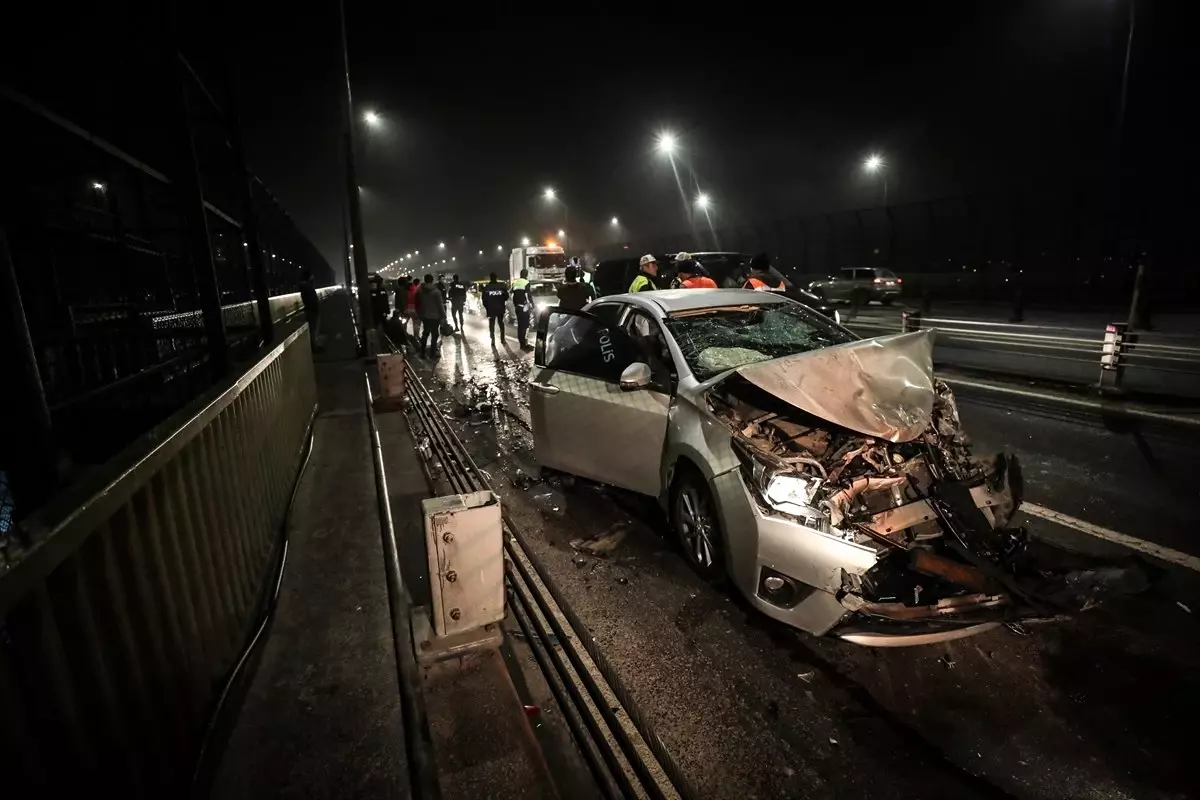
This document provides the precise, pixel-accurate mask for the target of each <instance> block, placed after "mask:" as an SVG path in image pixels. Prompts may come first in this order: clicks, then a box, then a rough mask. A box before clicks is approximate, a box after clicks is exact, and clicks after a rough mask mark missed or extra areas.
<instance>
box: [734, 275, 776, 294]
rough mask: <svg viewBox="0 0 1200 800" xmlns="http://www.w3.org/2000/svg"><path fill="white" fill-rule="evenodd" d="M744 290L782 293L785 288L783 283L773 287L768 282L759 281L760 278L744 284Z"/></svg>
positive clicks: (751, 279)
mask: <svg viewBox="0 0 1200 800" xmlns="http://www.w3.org/2000/svg"><path fill="white" fill-rule="evenodd" d="M742 288H743V289H753V290H754V291H756V292H782V291H783V290H784V288H785V287H784V285H783V284H782V283H781V284H779V285H778V286H771V285H770V284H769V283H767V282H766V281H762V280H759V279H758V278H750V279H749V280H748V281H746V282H745V283H744V284H742Z"/></svg>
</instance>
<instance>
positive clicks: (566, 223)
mask: <svg viewBox="0 0 1200 800" xmlns="http://www.w3.org/2000/svg"><path fill="white" fill-rule="evenodd" d="M542 197H544V198H545V199H546V202H548V203H553V202H555V201H558V203H559V204H560V205H562V207H563V228H564V229H565V230H560V231H559V232H558V235H559V237H560V238H562V239H563V240H564V241H563V249H565V250H570V249H571V248H570V246H569V245H570V240H569V239H567V237H566V234H565V231H569V230H571V208H570V207H569V206H568V205H567V204H566V203H565V202H564V201H563V199H562V198H561V197H559V196H558V194H557V193H556V192H555V191H554V189H552V188H550V187H549V186H547V187H546V190H545V191H544V192H542Z"/></svg>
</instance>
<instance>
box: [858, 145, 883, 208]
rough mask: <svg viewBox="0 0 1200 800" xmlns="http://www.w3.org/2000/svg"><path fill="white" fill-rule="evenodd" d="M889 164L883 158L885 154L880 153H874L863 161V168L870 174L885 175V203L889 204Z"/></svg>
mask: <svg viewBox="0 0 1200 800" xmlns="http://www.w3.org/2000/svg"><path fill="white" fill-rule="evenodd" d="M886 167H887V164H886V163H885V162H884V160H883V156H881V155H879V154H878V153H872V154H871V155H869V156H867V160H866V161H864V162H863V169H864V170H865V171H866V172H867V174H869V175H875V174H880V175H882V176H883V204H884V206H887V204H888V175H887V169H886Z"/></svg>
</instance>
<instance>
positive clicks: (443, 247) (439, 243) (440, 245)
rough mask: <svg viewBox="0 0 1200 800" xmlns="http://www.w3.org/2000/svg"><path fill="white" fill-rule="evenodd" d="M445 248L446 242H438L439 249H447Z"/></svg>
mask: <svg viewBox="0 0 1200 800" xmlns="http://www.w3.org/2000/svg"><path fill="white" fill-rule="evenodd" d="M445 249H446V243H445V242H438V250H445Z"/></svg>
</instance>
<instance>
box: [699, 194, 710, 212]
mask: <svg viewBox="0 0 1200 800" xmlns="http://www.w3.org/2000/svg"><path fill="white" fill-rule="evenodd" d="M711 202H712V199H711V198H710V197H709V196H708V195H707V194H705V193H704V192H701V193H700V194H698V195H696V205H698V206H700V210H701V211H707V210H708V204H709V203H711Z"/></svg>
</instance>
